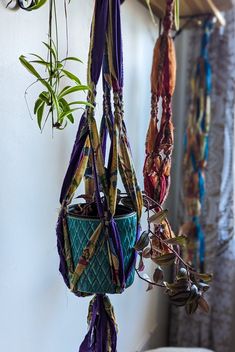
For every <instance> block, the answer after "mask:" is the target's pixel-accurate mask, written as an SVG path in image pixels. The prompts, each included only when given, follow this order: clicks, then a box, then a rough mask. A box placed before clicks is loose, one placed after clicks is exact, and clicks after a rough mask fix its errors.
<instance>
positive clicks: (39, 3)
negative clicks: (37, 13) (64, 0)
mask: <svg viewBox="0 0 235 352" xmlns="http://www.w3.org/2000/svg"><path fill="white" fill-rule="evenodd" d="M46 2H47V0H36V1H35V5H33V6H31V7H29V8H28V10H29V11H33V10H37V9H39V8H40V7H42V6H43V5H44V4H45V3H46Z"/></svg>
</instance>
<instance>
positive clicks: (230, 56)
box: [170, 9, 235, 352]
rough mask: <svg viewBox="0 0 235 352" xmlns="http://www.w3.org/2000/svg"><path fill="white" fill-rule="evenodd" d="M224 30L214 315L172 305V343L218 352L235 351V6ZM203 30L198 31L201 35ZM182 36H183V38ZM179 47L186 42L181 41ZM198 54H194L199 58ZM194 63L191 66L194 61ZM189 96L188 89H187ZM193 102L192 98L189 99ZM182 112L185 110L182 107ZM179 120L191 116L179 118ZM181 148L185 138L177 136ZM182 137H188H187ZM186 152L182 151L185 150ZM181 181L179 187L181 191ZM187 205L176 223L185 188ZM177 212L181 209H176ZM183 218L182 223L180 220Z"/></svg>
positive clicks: (212, 189) (209, 206) (212, 196)
mask: <svg viewBox="0 0 235 352" xmlns="http://www.w3.org/2000/svg"><path fill="white" fill-rule="evenodd" d="M226 20H227V25H226V27H225V28H224V30H223V32H222V31H221V29H219V28H216V29H215V30H214V34H213V37H212V41H211V47H210V55H211V64H212V69H213V93H212V127H211V131H210V137H209V138H210V146H209V148H210V149H209V161H208V168H207V175H206V199H205V204H204V211H203V217H202V222H203V228H204V232H205V236H206V271H207V272H213V273H214V280H213V283H212V287H211V289H210V291H209V293H208V301H209V303H210V305H211V310H210V313H209V314H207V315H206V314H203V313H202V312H197V313H196V314H195V315H193V316H192V317H190V318H186V319H185V313H184V312H183V311H182V310H178V309H177V308H174V307H171V327H170V345H171V346H182V347H207V348H212V349H214V350H215V351H216V352H232V351H234V342H235V338H234V337H233V335H234V334H235V321H234V314H235V295H234V292H235V240H234V237H233V235H234V216H233V210H234V204H233V203H234V201H233V200H234V187H233V183H234V171H233V165H234V163H233V160H234V153H233V150H234V112H235V10H234V9H233V10H230V11H229V12H228V13H227V14H226ZM196 32H197V33H196ZM199 32H200V31H192V32H190V33H188V34H187V36H189V38H188V42H189V43H190V44H189V48H188V55H187V56H188V58H189V59H188V63H189V62H192V60H193V56H194V55H196V56H197V50H195V48H196V47H197V43H198V42H199V41H200V33H199ZM179 40H182V38H180V39H179ZM179 45H181V44H180V43H179ZM196 56H194V58H195V57H196ZM188 66H189V64H188ZM186 94H187V90H186ZM185 100H187V97H186V99H185ZM181 111H182V109H181ZM176 118H177V119H185V120H186V118H187V114H185V115H184V116H176ZM177 137H178V140H177V141H176V152H177V151H179V149H180V148H181V149H182V146H183V143H182V139H181V138H179V137H180V135H179V134H178V135H177V134H176V138H177ZM181 137H182V136H181ZM180 155H182V151H181V153H180ZM181 165H182V163H181V160H180V161H179V162H178V163H177V166H176V170H175V180H176V181H179V180H180V179H182V178H181ZM177 185H178V187H179V183H177V184H175V185H173V186H172V187H174V186H175V188H176V189H177V188H178V187H177ZM176 196H177V202H178V204H179V203H180V204H181V206H180V207H178V209H176V210H175V221H174V223H175V227H178V226H179V225H180V224H181V223H183V220H184V211H183V202H182V199H183V197H182V192H181V191H179V192H178V193H177V194H176ZM176 211H177V213H176ZM176 220H177V221H176Z"/></svg>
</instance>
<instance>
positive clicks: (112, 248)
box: [57, 0, 142, 352]
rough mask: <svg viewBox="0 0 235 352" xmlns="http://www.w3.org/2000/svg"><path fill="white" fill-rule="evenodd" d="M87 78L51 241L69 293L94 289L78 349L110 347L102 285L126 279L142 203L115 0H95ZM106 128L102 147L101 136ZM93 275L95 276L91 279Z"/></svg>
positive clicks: (112, 330)
mask: <svg viewBox="0 0 235 352" xmlns="http://www.w3.org/2000/svg"><path fill="white" fill-rule="evenodd" d="M101 71H102V72H103V90H104V95H103V99H104V100H103V110H104V111H103V117H102V121H101V130H100V134H99V133H98V129H97V124H96V120H95V109H94V108H93V107H95V99H96V86H97V83H98V80H99V77H100V73H101ZM88 83H89V86H90V87H91V90H90V92H89V94H88V103H89V104H90V106H88V107H87V109H86V111H85V113H84V114H83V116H82V117H81V121H80V124H79V128H78V132H77V136H76V140H75V144H74V147H73V151H72V155H71V159H70V163H69V167H68V170H67V173H66V175H65V178H64V182H63V186H62V191H61V196H60V202H61V211H60V215H59V219H58V224H57V243H58V252H59V255H60V272H61V274H62V275H63V278H64V281H65V283H66V285H67V286H68V287H69V289H70V290H71V291H72V292H73V293H74V294H76V295H77V296H86V295H91V294H95V296H94V298H93V299H92V301H91V303H90V307H89V314H88V323H89V331H88V333H87V335H86V337H85V339H84V341H83V343H82V344H81V346H80V352H88V351H90V352H105V351H109V352H114V351H116V343H117V338H116V333H117V326H116V322H115V317H114V313H113V309H112V306H111V303H110V300H109V298H108V297H107V295H106V293H122V292H123V291H124V289H125V288H126V287H128V286H130V285H131V284H132V282H133V280H134V271H135V261H136V253H135V250H134V245H135V243H136V240H137V239H138V237H139V232H140V225H139V222H140V217H141V211H142V194H141V191H140V189H139V186H138V184H137V180H136V175H135V171H134V167H133V162H132V158H131V151H130V146H129V143H128V139H127V135H126V127H125V124H124V121H123V99H122V89H123V55H122V39H121V21H120V0H96V1H95V9H94V14H93V19H92V25H91V39H90V50H89V59H88ZM111 91H112V92H113V111H114V112H113V113H112V107H111ZM108 136H109V138H110V147H109V148H108V145H107V143H106V141H107V138H108ZM105 160H107V162H105ZM118 172H119V173H120V175H121V179H122V182H123V185H124V187H125V191H126V193H127V195H128V197H129V198H130V199H131V214H130V210H129V213H128V214H127V216H126V217H124V218H123V217H120V218H116V217H115V212H116V208H117V196H118V190H117V180H118ZM83 177H85V192H86V194H85V195H84V197H83V198H85V199H86V201H87V202H86V203H85V204H82V205H71V201H72V199H73V197H74V194H75V191H76V189H77V187H78V186H79V185H80V183H81V182H82V179H83ZM95 204H96V208H97V213H98V214H97V215H98V216H96V217H95V218H94V217H93V218H92V216H91V218H90V219H89V216H88V218H86V219H83V216H84V215H82V216H80V217H79V216H76V211H79V214H80V213H81V208H82V214H84V210H86V209H89V207H91V208H92V207H93V208H94V206H95ZM88 220H90V221H88ZM88 225H89V226H88ZM84 227H85V229H84ZM75 228H76V229H75ZM82 228H83V229H84V231H82ZM91 229H92V230H91ZM88 233H90V234H89V235H88ZM123 233H124V234H123ZM76 236H77V237H76ZM76 243H78V245H77V246H78V248H76ZM99 269H100V271H99V272H98V271H97V270H99ZM103 270H106V271H107V270H108V273H107V272H105V274H103ZM101 277H102V278H103V282H99V279H100V280H101ZM97 280H98V281H97Z"/></svg>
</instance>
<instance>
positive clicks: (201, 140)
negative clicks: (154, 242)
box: [180, 19, 213, 272]
mask: <svg viewBox="0 0 235 352" xmlns="http://www.w3.org/2000/svg"><path fill="white" fill-rule="evenodd" d="M212 28H213V20H212V19H207V20H206V21H205V22H204V25H203V34H202V39H201V48H200V55H199V57H198V59H197V61H196V65H195V68H194V71H193V75H192V80H191V102H190V108H189V116H188V121H187V126H186V132H185V141H184V149H185V153H184V166H183V168H184V198H185V211H186V214H187V216H188V218H191V221H189V222H187V223H185V224H184V225H182V227H181V230H180V232H181V233H185V234H187V235H188V238H189V242H188V246H187V253H186V260H187V262H188V263H190V264H191V265H192V266H193V267H194V268H196V269H198V268H199V269H200V271H201V272H203V271H204V259H205V236H204V233H203V231H202V227H201V224H200V216H201V211H202V206H203V200H204V196H205V170H206V166H207V160H208V147H209V144H208V136H209V131H210V124H211V65H210V62H209V57H208V45H209V40H210V35H211V32H212Z"/></svg>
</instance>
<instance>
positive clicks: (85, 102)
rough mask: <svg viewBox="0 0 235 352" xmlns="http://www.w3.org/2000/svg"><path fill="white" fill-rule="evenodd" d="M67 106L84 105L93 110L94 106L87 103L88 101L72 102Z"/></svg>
mask: <svg viewBox="0 0 235 352" xmlns="http://www.w3.org/2000/svg"><path fill="white" fill-rule="evenodd" d="M69 105H86V106H89V107H90V108H92V109H94V108H95V107H94V105H92V104H91V103H88V101H82V100H78V101H72V102H71V103H69Z"/></svg>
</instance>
